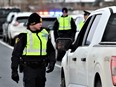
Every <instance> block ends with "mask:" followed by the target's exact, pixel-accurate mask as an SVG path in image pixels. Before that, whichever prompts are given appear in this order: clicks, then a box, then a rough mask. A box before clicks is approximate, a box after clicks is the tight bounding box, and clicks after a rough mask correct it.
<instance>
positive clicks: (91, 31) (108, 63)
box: [61, 6, 116, 87]
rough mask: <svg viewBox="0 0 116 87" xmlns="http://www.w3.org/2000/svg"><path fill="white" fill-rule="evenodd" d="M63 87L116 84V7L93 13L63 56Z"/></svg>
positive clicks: (108, 85) (92, 86) (115, 85)
mask: <svg viewBox="0 0 116 87" xmlns="http://www.w3.org/2000/svg"><path fill="white" fill-rule="evenodd" d="M61 87H116V6H111V7H106V8H101V9H98V10H95V11H93V12H92V13H91V14H90V16H89V17H88V19H87V20H86V22H85V24H84V26H83V27H82V29H81V31H80V32H79V34H78V37H77V39H76V42H75V44H74V45H73V46H72V49H69V50H68V51H67V52H66V54H65V56H64V57H63V59H62V63H61Z"/></svg>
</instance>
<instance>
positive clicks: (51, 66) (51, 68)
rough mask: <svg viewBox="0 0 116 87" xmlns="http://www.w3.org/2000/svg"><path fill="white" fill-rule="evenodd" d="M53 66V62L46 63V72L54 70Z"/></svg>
mask: <svg viewBox="0 0 116 87" xmlns="http://www.w3.org/2000/svg"><path fill="white" fill-rule="evenodd" d="M54 66H55V63H54V62H51V63H49V64H48V67H47V71H46V72H47V73H50V72H52V71H53V70H54Z"/></svg>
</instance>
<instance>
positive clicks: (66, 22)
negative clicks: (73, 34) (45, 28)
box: [57, 16, 71, 30]
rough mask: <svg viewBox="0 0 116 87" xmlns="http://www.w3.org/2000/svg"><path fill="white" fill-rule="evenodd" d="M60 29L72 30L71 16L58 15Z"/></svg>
mask: <svg viewBox="0 0 116 87" xmlns="http://www.w3.org/2000/svg"><path fill="white" fill-rule="evenodd" d="M57 20H58V22H59V29H58V30H70V29H71V23H70V22H71V16H67V17H58V18H57Z"/></svg>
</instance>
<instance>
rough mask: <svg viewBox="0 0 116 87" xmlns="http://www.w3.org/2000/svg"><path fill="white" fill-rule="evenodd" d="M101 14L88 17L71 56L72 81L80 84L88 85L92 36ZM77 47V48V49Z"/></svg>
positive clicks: (83, 86)
mask: <svg viewBox="0 0 116 87" xmlns="http://www.w3.org/2000/svg"><path fill="white" fill-rule="evenodd" d="M100 17H101V15H94V16H91V17H89V18H88V19H87V21H86V22H85V24H84V26H83V27H82V30H81V31H80V33H79V35H78V37H77V41H76V42H75V44H74V47H73V49H72V50H73V52H74V53H73V55H72V56H71V58H69V64H70V68H69V71H70V82H71V83H72V84H77V85H78V86H82V87H87V61H86V60H87V59H86V58H87V55H88V52H89V45H90V44H91V41H92V37H93V35H94V32H95V30H96V27H97V24H98V23H99V19H100ZM75 47H76V48H77V49H75Z"/></svg>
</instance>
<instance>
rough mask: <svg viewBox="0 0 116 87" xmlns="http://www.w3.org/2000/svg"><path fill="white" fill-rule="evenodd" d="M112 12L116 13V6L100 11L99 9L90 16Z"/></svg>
mask: <svg viewBox="0 0 116 87" xmlns="http://www.w3.org/2000/svg"><path fill="white" fill-rule="evenodd" d="M111 10H112V11H113V12H114V13H116V6H109V7H104V8H100V9H97V10H95V11H93V12H91V14H90V16H91V15H94V14H100V13H104V12H107V11H109V12H111Z"/></svg>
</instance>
